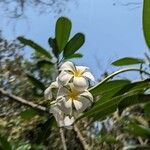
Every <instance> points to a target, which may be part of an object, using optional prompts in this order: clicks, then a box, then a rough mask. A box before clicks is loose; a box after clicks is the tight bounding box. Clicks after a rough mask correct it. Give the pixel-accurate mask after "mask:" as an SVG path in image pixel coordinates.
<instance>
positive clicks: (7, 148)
mask: <svg viewBox="0 0 150 150" xmlns="http://www.w3.org/2000/svg"><path fill="white" fill-rule="evenodd" d="M0 148H2V150H12V147H11V144H10V143H9V142H8V140H7V139H6V138H5V137H2V136H0Z"/></svg>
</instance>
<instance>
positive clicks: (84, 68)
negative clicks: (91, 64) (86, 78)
mask: <svg viewBox="0 0 150 150" xmlns="http://www.w3.org/2000/svg"><path fill="white" fill-rule="evenodd" d="M76 69H77V70H81V72H82V73H84V72H85V71H87V70H88V69H89V68H88V67H85V66H76Z"/></svg>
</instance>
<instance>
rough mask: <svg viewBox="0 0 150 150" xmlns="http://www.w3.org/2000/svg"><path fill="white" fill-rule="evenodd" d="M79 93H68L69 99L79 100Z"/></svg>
mask: <svg viewBox="0 0 150 150" xmlns="http://www.w3.org/2000/svg"><path fill="white" fill-rule="evenodd" d="M78 95H79V93H78V92H77V91H70V92H69V93H68V97H69V98H71V99H72V100H74V99H77V97H78Z"/></svg>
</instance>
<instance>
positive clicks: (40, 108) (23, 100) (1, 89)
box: [0, 88, 50, 113]
mask: <svg viewBox="0 0 150 150" xmlns="http://www.w3.org/2000/svg"><path fill="white" fill-rule="evenodd" d="M0 93H1V94H3V95H4V96H7V97H9V98H11V99H13V100H15V101H16V102H19V103H21V104H23V105H25V106H29V107H31V108H33V109H36V110H38V111H42V112H44V113H46V112H47V113H50V112H49V110H48V109H47V108H46V107H44V106H41V105H39V104H35V103H33V102H29V101H27V100H25V99H23V98H21V97H18V96H15V95H13V94H11V93H10V92H7V91H6V90H4V89H3V88H0Z"/></svg>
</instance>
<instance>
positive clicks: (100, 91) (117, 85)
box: [90, 80, 130, 97]
mask: <svg viewBox="0 0 150 150" xmlns="http://www.w3.org/2000/svg"><path fill="white" fill-rule="evenodd" d="M128 84H130V81H129V80H113V81H108V82H105V83H103V84H100V85H99V86H96V88H92V90H90V92H91V93H92V95H93V96H98V95H101V96H102V95H105V96H107V95H109V97H111V96H112V95H114V94H115V93H116V92H118V91H119V90H120V89H122V88H123V87H124V86H125V85H128Z"/></svg>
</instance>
